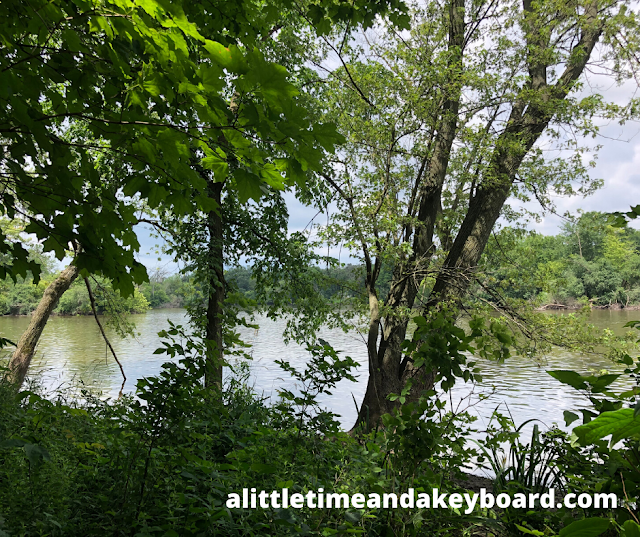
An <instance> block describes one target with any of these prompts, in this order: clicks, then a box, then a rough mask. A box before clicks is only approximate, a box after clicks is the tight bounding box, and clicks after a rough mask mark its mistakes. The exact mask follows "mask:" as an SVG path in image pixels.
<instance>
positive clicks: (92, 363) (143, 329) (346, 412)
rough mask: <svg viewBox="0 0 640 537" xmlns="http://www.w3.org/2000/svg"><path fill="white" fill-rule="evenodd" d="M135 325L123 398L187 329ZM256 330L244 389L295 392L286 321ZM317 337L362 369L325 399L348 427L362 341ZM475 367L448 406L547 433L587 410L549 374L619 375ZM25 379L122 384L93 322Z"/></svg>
mask: <svg viewBox="0 0 640 537" xmlns="http://www.w3.org/2000/svg"><path fill="white" fill-rule="evenodd" d="M133 319H134V321H135V323H136V327H137V332H139V333H140V335H139V336H137V337H136V338H135V339H132V338H128V339H125V340H123V339H120V338H118V337H117V336H116V335H115V334H113V333H111V334H110V340H111V342H112V344H113V347H114V349H115V351H116V354H117V355H118V357H119V359H120V361H121V362H122V365H123V367H124V370H125V373H126V375H127V379H128V380H127V383H126V385H125V391H128V392H133V391H134V390H135V383H136V380H137V379H140V378H142V377H145V376H150V375H154V374H156V373H158V372H159V371H160V369H161V366H162V363H163V362H165V361H167V357H166V355H158V354H154V353H153V352H154V350H155V349H157V348H158V347H159V346H160V338H159V337H158V335H157V333H158V331H160V330H163V329H166V328H168V326H169V320H170V321H172V322H173V323H175V324H185V325H186V324H187V323H186V317H185V312H184V310H178V309H166V310H152V311H149V312H148V313H146V314H142V315H135V316H133ZM637 319H640V312H638V311H625V310H618V311H606V310H599V311H594V312H592V314H591V322H592V323H594V324H595V325H597V326H599V327H601V328H610V329H611V330H613V331H614V332H616V333H623V332H624V331H625V330H626V329H624V328H623V326H624V324H625V323H626V322H628V321H630V320H637ZM28 323H29V318H28V317H9V316H5V317H0V336H3V337H5V338H8V339H11V340H13V341H17V340H18V339H19V337H20V334H21V333H22V331H23V330H24V329H25V328H26V327H27V325H28ZM256 323H257V324H259V325H260V329H259V330H257V331H255V330H249V329H245V331H244V333H243V334H242V335H243V337H244V339H245V341H246V342H248V343H252V344H253V347H252V349H251V350H250V352H251V353H252V355H253V360H252V361H251V362H250V377H249V383H250V385H252V386H253V388H254V390H255V391H256V392H257V393H258V394H260V395H263V396H265V397H271V398H275V397H277V390H278V389H279V388H282V387H287V388H292V387H293V384H292V380H291V377H290V376H289V374H288V373H285V372H283V371H282V370H281V369H280V368H279V366H278V365H277V364H275V360H277V359H280V360H281V359H287V360H288V361H289V362H290V363H291V364H292V365H294V366H295V367H297V368H300V369H304V364H305V361H306V360H307V359H308V357H309V354H308V353H307V351H306V350H305V349H304V348H303V347H301V346H299V345H296V344H294V343H290V344H289V345H285V344H284V343H283V341H282V331H283V329H284V321H271V320H269V319H266V318H264V317H257V318H256ZM320 337H322V338H323V339H325V340H327V341H328V342H329V343H331V345H332V346H333V347H334V348H335V349H336V350H339V351H342V353H343V354H344V355H348V356H351V357H352V358H353V359H354V360H356V361H357V362H358V363H359V364H360V367H359V368H358V371H357V376H358V382H356V383H353V382H350V381H346V380H345V381H342V382H341V383H340V384H339V385H338V387H337V389H336V390H334V392H333V395H332V396H328V397H325V399H323V400H322V403H323V404H324V405H326V406H327V407H328V408H329V409H330V410H332V411H333V412H335V413H336V414H338V415H339V416H340V421H341V423H342V424H343V426H344V427H345V428H350V426H351V425H353V423H354V420H355V416H356V406H355V403H354V400H355V401H357V403H358V404H360V402H361V401H362V398H363V396H364V392H365V388H366V382H367V375H366V372H367V367H366V364H367V353H366V347H365V345H364V341H363V338H362V336H360V335H359V334H357V333H355V332H354V333H347V334H345V333H343V332H342V331H340V330H322V331H321V332H320ZM478 363H479V366H480V367H481V370H482V375H483V380H482V382H481V383H479V384H478V385H476V386H471V385H470V384H467V385H465V384H461V385H458V386H456V387H455V389H454V393H453V399H452V402H451V404H452V405H453V407H454V408H456V409H461V408H465V407H467V406H469V405H472V406H471V408H470V411H471V412H472V413H474V414H476V415H478V416H479V422H478V423H477V426H478V427H479V428H480V429H482V428H483V425H486V423H487V422H488V419H489V416H490V415H491V413H492V411H493V409H495V408H496V407H497V406H498V405H500V406H501V409H502V410H503V411H505V412H506V411H507V408H508V410H509V412H511V414H512V416H513V418H514V421H515V422H516V423H517V424H519V423H522V422H523V421H525V420H528V419H531V418H536V419H538V420H540V421H541V422H542V423H543V424H544V425H547V426H550V425H551V424H552V423H554V422H555V423H558V424H559V425H563V424H564V421H563V411H564V410H575V409H576V408H578V407H585V408H586V407H587V406H588V405H586V404H585V401H584V400H583V399H582V398H581V396H580V395H579V394H578V393H577V392H576V391H575V390H573V389H572V388H569V387H568V386H565V385H563V384H561V383H559V382H558V381H556V380H555V379H553V378H552V377H551V376H549V375H548V374H547V373H546V370H547V369H573V370H576V371H579V372H582V373H587V372H589V371H593V370H600V369H609V370H610V371H612V372H615V371H620V368H619V367H618V368H616V367H615V366H614V365H613V364H611V363H610V362H608V361H607V360H606V359H604V358H594V357H593V356H584V355H581V354H578V353H572V352H567V351H564V350H559V349H556V350H554V352H553V353H551V354H550V355H549V356H547V357H546V359H545V360H544V361H543V362H542V363H536V362H534V361H532V360H530V359H526V358H522V357H517V356H516V357H512V358H510V359H508V360H507V361H506V362H505V363H502V364H500V363H496V362H491V361H486V360H479V361H478ZM29 372H30V375H31V377H32V378H33V379H35V380H36V382H38V383H39V384H41V385H42V387H43V388H44V389H45V390H46V391H54V390H57V389H65V390H72V391H73V390H76V391H77V390H78V389H80V388H82V387H87V388H91V389H93V390H98V391H100V392H102V394H103V396H105V397H115V396H117V394H118V391H119V389H120V385H121V384H122V377H121V373H120V370H119V368H118V366H117V364H116V363H115V362H114V360H113V357H112V356H111V355H110V353H108V352H107V349H106V346H105V343H104V341H103V339H102V337H101V335H100V332H99V330H98V327H97V326H96V323H95V321H94V319H93V318H92V317H90V316H77V317H52V318H51V319H50V320H49V322H48V323H47V326H46V328H45V330H44V332H43V334H42V337H41V340H40V344H39V347H38V351H37V354H36V356H35V357H34V360H33V362H32V365H31V368H30V371H29ZM489 394H490V396H489V397H488V398H486V399H485V398H484V397H485V396H486V395H489ZM541 428H544V426H542V427H541Z"/></svg>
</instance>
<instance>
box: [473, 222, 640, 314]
mask: <svg viewBox="0 0 640 537" xmlns="http://www.w3.org/2000/svg"><path fill="white" fill-rule="evenodd" d="M611 224H612V218H611V217H610V216H609V215H607V214H603V213H598V212H588V213H583V214H581V215H580V218H578V219H575V220H572V221H567V222H565V224H564V225H563V226H562V228H561V232H560V233H559V234H558V235H541V234H539V233H532V232H526V231H522V230H520V231H518V230H514V229H513V228H505V229H502V230H501V231H500V232H498V233H496V234H495V235H494V236H493V238H492V240H491V241H490V242H489V245H488V247H487V249H486V250H485V255H484V258H483V267H482V268H483V269H484V270H483V277H484V278H485V280H484V283H485V284H487V286H491V287H493V288H494V289H495V288H499V289H500V291H501V292H502V293H503V295H504V296H507V297H510V298H522V299H527V300H534V301H537V303H538V304H539V305H540V306H543V307H544V306H548V305H551V306H556V307H561V306H568V307H574V306H577V305H579V304H580V303H581V302H589V303H590V304H592V305H594V306H604V307H608V306H609V307H610V306H614V307H628V306H631V305H638V304H639V303H640V231H638V230H635V229H632V228H629V227H624V228H618V227H614V226H612V225H611ZM477 292H478V293H480V294H482V293H483V290H482V289H478V291H477Z"/></svg>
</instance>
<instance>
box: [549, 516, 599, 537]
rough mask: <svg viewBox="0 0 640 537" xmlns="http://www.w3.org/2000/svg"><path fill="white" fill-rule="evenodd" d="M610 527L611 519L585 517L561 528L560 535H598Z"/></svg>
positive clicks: (567, 536) (582, 536) (573, 536)
mask: <svg viewBox="0 0 640 537" xmlns="http://www.w3.org/2000/svg"><path fill="white" fill-rule="evenodd" d="M608 528H609V521H608V520H605V519H603V518H583V519H582V520H577V521H576V522H573V523H571V524H569V525H568V526H567V527H566V528H563V529H562V530H560V537H597V536H598V535H602V534H603V533H604V532H605V531H607V529H608Z"/></svg>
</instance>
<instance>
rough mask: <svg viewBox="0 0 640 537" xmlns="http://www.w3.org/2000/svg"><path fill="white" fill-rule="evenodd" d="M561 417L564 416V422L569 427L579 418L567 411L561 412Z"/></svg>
mask: <svg viewBox="0 0 640 537" xmlns="http://www.w3.org/2000/svg"><path fill="white" fill-rule="evenodd" d="M563 415H564V422H565V423H566V424H567V426H569V425H571V424H572V423H573V422H574V421H576V420H577V419H579V418H580V416H578V414H575V413H574V412H571V411H569V410H565V411H564V412H563Z"/></svg>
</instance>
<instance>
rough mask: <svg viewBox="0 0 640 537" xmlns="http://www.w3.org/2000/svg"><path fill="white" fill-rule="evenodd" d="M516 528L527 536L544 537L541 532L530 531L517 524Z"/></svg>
mask: <svg viewBox="0 0 640 537" xmlns="http://www.w3.org/2000/svg"><path fill="white" fill-rule="evenodd" d="M516 528H518V529H519V530H520V531H521V532H522V533H526V534H527V535H536V537H542V536H544V533H542V532H541V531H538V530H530V529H527V528H523V527H522V526H519V525H518V524H516Z"/></svg>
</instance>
